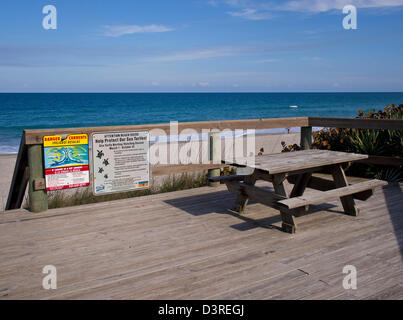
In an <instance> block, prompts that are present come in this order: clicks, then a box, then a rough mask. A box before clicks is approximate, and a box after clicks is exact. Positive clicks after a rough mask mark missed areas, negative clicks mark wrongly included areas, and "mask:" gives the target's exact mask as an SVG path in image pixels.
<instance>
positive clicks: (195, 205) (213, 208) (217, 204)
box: [164, 190, 343, 231]
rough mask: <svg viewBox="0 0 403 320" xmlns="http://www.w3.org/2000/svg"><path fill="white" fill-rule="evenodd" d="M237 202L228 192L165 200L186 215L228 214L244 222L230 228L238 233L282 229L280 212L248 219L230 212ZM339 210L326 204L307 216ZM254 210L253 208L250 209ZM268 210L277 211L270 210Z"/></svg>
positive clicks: (310, 209)
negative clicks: (256, 229)
mask: <svg viewBox="0 0 403 320" xmlns="http://www.w3.org/2000/svg"><path fill="white" fill-rule="evenodd" d="M234 201H235V195H234V194H232V193H230V192H228V191H227V190H222V191H217V192H211V193H207V194H201V195H194V196H188V197H182V198H175V199H167V200H164V202H165V203H167V204H169V205H171V206H173V207H175V208H178V209H180V210H182V211H184V212H186V213H189V214H191V215H193V216H202V215H206V214H227V215H231V216H233V217H236V218H238V219H240V220H242V222H241V223H237V224H234V225H231V226H230V227H231V228H233V229H236V230H238V231H247V230H250V229H255V228H265V229H277V230H280V229H281V228H280V227H278V226H276V225H274V224H276V223H279V222H281V217H280V212H278V214H276V215H272V214H271V215H270V216H268V217H264V218H260V219H253V218H250V217H248V213H247V212H246V213H245V214H242V215H240V214H238V213H236V212H233V211H231V210H230V208H231V206H232V205H233V203H234ZM253 204H256V202H254V201H249V204H248V206H249V205H253ZM333 208H337V206H336V205H334V204H331V203H324V204H321V205H312V206H310V208H309V211H308V212H306V213H305V215H304V216H306V215H311V214H315V213H316V212H319V211H329V212H333V213H338V214H342V213H343V211H340V210H334V209H333ZM249 209H250V210H253V208H249ZM268 210H275V209H271V208H268Z"/></svg>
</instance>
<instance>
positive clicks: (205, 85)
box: [198, 81, 210, 87]
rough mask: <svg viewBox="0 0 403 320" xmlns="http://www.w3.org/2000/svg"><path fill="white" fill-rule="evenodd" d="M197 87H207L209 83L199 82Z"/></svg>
mask: <svg viewBox="0 0 403 320" xmlns="http://www.w3.org/2000/svg"><path fill="white" fill-rule="evenodd" d="M198 85H199V86H200V87H208V86H209V85H210V83H208V82H206V81H201V82H199V83H198Z"/></svg>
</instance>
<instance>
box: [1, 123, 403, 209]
mask: <svg viewBox="0 0 403 320" xmlns="http://www.w3.org/2000/svg"><path fill="white" fill-rule="evenodd" d="M291 127H300V128H301V141H300V142H301V146H302V147H303V148H304V149H309V148H310V147H311V145H312V127H338V128H356V129H389V130H403V120H386V119H385V120H377V119H350V118H318V117H298V118H274V119H249V120H225V121H206V122H181V123H178V127H177V129H178V132H179V133H180V132H181V131H183V130H184V129H193V130H194V131H195V132H199V133H200V132H203V129H204V130H217V131H222V130H237V129H244V130H246V129H276V128H291ZM153 129H159V130H164V131H165V132H166V134H167V135H170V124H169V123H162V124H146V125H129V126H111V127H86V128H59V129H37V130H24V132H23V135H22V138H21V143H20V148H19V152H18V156H17V160H16V164H15V169H14V174H13V179H12V183H11V186H10V192H9V196H8V200H7V204H6V208H5V209H6V210H10V209H16V208H20V207H21V204H22V201H23V197H24V194H25V190H26V186H27V184H29V196H30V205H31V207H30V210H31V211H44V210H46V209H47V194H46V191H44V190H36V189H35V182H36V181H37V180H43V165H42V164H43V152H42V143H43V137H44V136H46V135H58V134H59V135H61V134H63V135H70V134H75V133H86V134H88V135H90V134H92V133H94V132H106V131H139V130H149V131H151V130H153ZM151 132H152V131H151ZM157 135H158V134H157ZM211 141H212V140H210V143H211ZM367 162H370V163H376V164H385V165H397V166H401V165H402V159H400V158H391V157H370V158H369V159H368V160H367ZM217 167H220V165H217V164H187V165H171V166H160V167H158V166H157V167H154V168H153V169H152V174H153V175H154V176H156V175H165V174H172V173H181V172H189V171H196V170H209V171H210V173H211V174H212V175H214V174H216V172H217ZM214 172H215V173H214Z"/></svg>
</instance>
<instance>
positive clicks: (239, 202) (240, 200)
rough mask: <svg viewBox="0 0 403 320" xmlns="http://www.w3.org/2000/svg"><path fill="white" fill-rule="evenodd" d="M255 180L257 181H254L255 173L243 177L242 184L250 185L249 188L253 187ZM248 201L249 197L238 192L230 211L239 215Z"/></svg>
mask: <svg viewBox="0 0 403 320" xmlns="http://www.w3.org/2000/svg"><path fill="white" fill-rule="evenodd" d="M256 180H257V179H256V174H255V173H253V174H252V175H250V176H245V177H244V183H245V184H247V185H250V186H254V185H255V183H256ZM248 201H249V197H248V196H247V195H246V194H244V193H242V192H238V193H237V196H236V199H235V203H234V206H233V208H232V210H233V211H236V212H238V213H239V214H242V213H244V212H245V209H246V206H247V205H248Z"/></svg>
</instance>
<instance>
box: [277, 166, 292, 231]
mask: <svg viewBox="0 0 403 320" xmlns="http://www.w3.org/2000/svg"><path fill="white" fill-rule="evenodd" d="M284 180H285V174H276V175H273V187H274V191H275V192H276V193H277V194H279V195H282V196H284V197H287V198H288V192H287V190H286V188H285V185H284ZM280 215H281V220H282V221H283V223H282V228H283V231H284V232H287V233H295V232H296V230H297V223H296V222H295V218H294V216H293V215H292V214H291V213H290V212H287V211H285V210H280Z"/></svg>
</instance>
